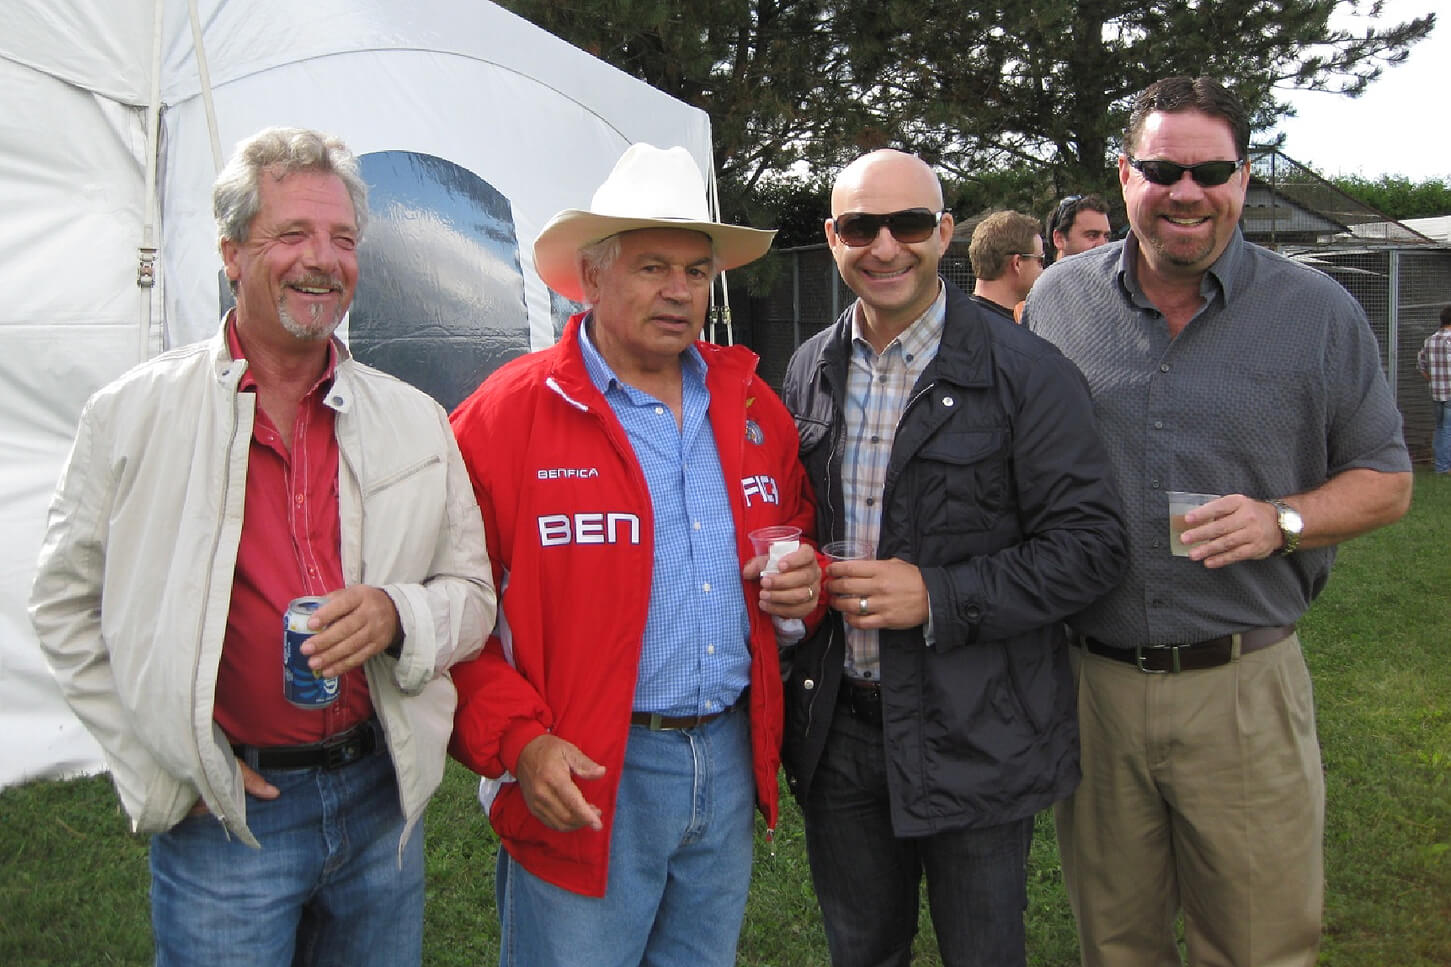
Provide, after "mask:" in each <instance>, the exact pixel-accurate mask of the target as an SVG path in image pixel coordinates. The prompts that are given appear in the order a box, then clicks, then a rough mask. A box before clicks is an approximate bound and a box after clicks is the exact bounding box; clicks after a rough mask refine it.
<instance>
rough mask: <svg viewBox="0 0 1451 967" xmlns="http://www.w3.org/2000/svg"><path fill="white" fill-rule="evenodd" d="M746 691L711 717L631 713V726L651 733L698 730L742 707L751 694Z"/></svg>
mask: <svg viewBox="0 0 1451 967" xmlns="http://www.w3.org/2000/svg"><path fill="white" fill-rule="evenodd" d="M750 691H751V690H750V689H746V690H745V691H743V692H741V694H740V695H738V696H736V700H735V701H734V702H732V703H731V704H730V707H729V708H724V709H721V710H720V711H719V712H712V713H710V714H709V715H680V716H670V715H660V714H658V713H656V712H631V713H630V724H631V725H638V726H641V727H642V728H647V729H649V730H650V731H651V732H683V731H685V730H686V729H698V728H700V727H701V726H702V725H704V724H705V723H707V722H714V721H715V720H716V719H718V718H720V717H721V716H722V715H725V714H726V713H727V712H732V711H734V710H736V709H738V708H740V707H741V705H742V704H743V703H744V702H745V700H746V696H747V695H749V694H750Z"/></svg>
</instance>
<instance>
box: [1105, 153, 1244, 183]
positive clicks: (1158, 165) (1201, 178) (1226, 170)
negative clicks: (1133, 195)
mask: <svg viewBox="0 0 1451 967" xmlns="http://www.w3.org/2000/svg"><path fill="white" fill-rule="evenodd" d="M1129 167H1131V168H1134V169H1136V170H1137V171H1138V172H1139V174H1141V175H1143V176H1144V177H1145V178H1146V179H1148V180H1149V181H1152V182H1153V183H1154V184H1156V185H1175V184H1178V183H1179V179H1180V178H1183V177H1184V172H1186V171H1187V172H1189V175H1190V177H1192V178H1193V179H1194V183H1195V184H1196V185H1198V186H1199V187H1201V188H1213V187H1215V186H1216V185H1222V184H1224V183H1225V182H1226V181H1228V180H1229V179H1230V177H1231V176H1232V175H1233V174H1234V173H1235V172H1236V171H1238V170H1239V169H1241V168H1243V167H1244V159H1243V158H1241V159H1240V160H1238V161H1201V162H1200V163H1199V164H1197V165H1181V164H1177V163H1176V162H1173V161H1140V160H1139V159H1138V158H1130V159H1129Z"/></svg>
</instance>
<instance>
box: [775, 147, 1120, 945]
mask: <svg viewBox="0 0 1451 967" xmlns="http://www.w3.org/2000/svg"><path fill="white" fill-rule="evenodd" d="M831 208H832V216H833V217H832V218H830V219H828V220H827V222H826V226H825V228H826V240H827V242H828V243H829V244H830V245H831V250H832V254H833V256H834V258H835V259H836V264H837V268H838V270H839V271H840V272H841V276H842V278H843V279H845V280H846V283H847V285H849V286H850V287H851V288H852V290H853V291H854V292H856V294H857V296H858V298H857V300H856V301H855V302H854V303H853V304H852V305H851V306H850V307H849V308H848V309H847V310H846V312H845V313H843V314H842V316H841V318H840V319H838V320H837V322H836V323H835V325H832V326H829V327H828V328H827V329H826V330H825V331H823V332H822V333H820V334H818V335H817V336H815V337H814V338H812V339H811V340H810V341H808V342H807V343H805V344H804V345H803V346H802V347H801V348H800V349H798V350H797V352H796V354H795V355H794V356H793V357H792V359H791V364H790V366H789V368H788V371H787V374H786V380H785V384H784V391H783V398H784V399H785V401H786V403H787V406H788V407H789V408H790V409H791V411H792V413H793V414H794V415H795V417H796V426H797V430H798V432H799V434H800V437H801V456H802V462H803V463H804V464H805V466H806V469H807V473H808V475H809V477H810V479H811V482H812V484H813V486H814V487H815V491H816V495H817V513H816V526H817V533H818V535H819V536H820V537H821V539H822V540H823V541H828V540H841V539H852V540H857V541H864V542H866V543H868V544H869V545H872V546H874V548H875V553H874V554H871V555H869V559H866V560H847V561H835V562H833V563H831V564H830V565H829V566H828V571H827V573H828V581H827V591H828V592H829V595H830V597H829V603H830V604H831V606H832V608H833V609H834V610H832V611H831V612H829V613H828V617H827V620H825V621H824V622H823V623H822V625H821V626H820V628H819V630H817V631H816V633H814V634H812V635H810V636H808V637H807V638H806V639H805V640H804V641H803V642H802V643H801V644H800V646H799V648H798V650H797V652H796V654H795V656H794V661H792V663H791V666H790V669H789V674H788V677H787V686H786V704H787V712H786V737H785V743H784V749H783V752H782V757H783V762H784V763H785V766H786V773H787V777H788V778H789V780H790V788H791V790H792V792H793V793H794V794H795V796H796V797H797V799H798V801H799V802H800V803H801V805H802V812H803V815H804V816H805V825H806V846H807V855H808V857H809V859H810V861H811V872H812V879H813V882H814V885H815V887H816V894H817V897H818V900H819V902H820V904H821V911H822V917H823V920H824V921H825V926H826V935H827V942H828V946H829V948H830V951H831V958H832V963H833V964H834V965H836V967H867V965H873V967H876V965H901V967H906V965H907V964H909V963H910V962H911V954H912V941H913V938H914V936H915V934H916V932H917V910H918V904H919V898H918V896H919V887H920V883H921V880H922V878H923V876H924V875H925V876H926V878H927V886H928V897H929V900H930V904H931V910H932V922H933V924H934V926H935V928H936V934H937V942H938V947H939V949H940V951H941V953H942V959H943V962H944V963H945V964H947V965H950V967H962V965H984V967H988V965H991V967H1012V965H1015V964H1018V965H1021V964H1023V963H1024V959H1025V952H1024V927H1023V911H1024V907H1025V905H1026V900H1027V892H1026V890H1027V886H1026V860H1027V852H1028V847H1029V844H1030V842H1031V840H1032V833H1033V815H1034V813H1036V812H1037V811H1038V810H1040V809H1043V808H1044V807H1046V806H1048V805H1049V804H1051V803H1053V802H1054V801H1056V800H1059V799H1062V798H1063V797H1064V796H1066V795H1068V793H1069V792H1070V791H1071V790H1072V789H1073V787H1074V786H1075V785H1076V784H1077V782H1078V764H1077V751H1076V735H1075V717H1074V714H1073V704H1072V694H1071V692H1070V690H1069V689H1070V688H1071V684H1070V680H1069V668H1068V657H1067V646H1066V645H1065V643H1064V636H1063V632H1062V626H1061V624H1060V623H1061V622H1062V621H1063V619H1064V618H1066V617H1067V616H1068V615H1070V614H1072V613H1074V612H1076V611H1079V610H1081V609H1082V608H1084V607H1085V606H1087V605H1088V604H1089V603H1090V602H1092V601H1093V600H1094V599H1095V598H1096V597H1098V596H1099V595H1100V594H1103V593H1104V592H1105V591H1107V590H1108V589H1109V588H1110V587H1112V585H1113V584H1114V583H1115V582H1116V581H1117V580H1118V578H1119V575H1120V573H1121V569H1122V564H1123V558H1124V550H1123V546H1122V539H1123V534H1122V524H1121V519H1120V511H1119V506H1118V498H1117V496H1116V494H1115V493H1114V491H1113V488H1112V486H1111V485H1110V484H1109V483H1108V479H1107V478H1108V472H1109V470H1108V465H1107V459H1106V456H1105V453H1104V448H1103V446H1102V444H1101V443H1100V441H1099V439H1098V435H1097V432H1096V430H1095V429H1094V426H1093V416H1092V409H1091V406H1090V402H1089V396H1088V390H1087V387H1086V386H1085V385H1084V382H1083V378H1082V376H1081V375H1080V374H1079V373H1078V372H1077V370H1075V369H1074V367H1073V365H1072V364H1071V363H1069V362H1068V360H1066V359H1065V358H1064V357H1063V356H1062V355H1061V354H1060V353H1059V352H1058V351H1057V350H1055V349H1054V348H1053V347H1052V346H1050V345H1049V344H1048V343H1046V342H1044V341H1043V340H1042V339H1039V338H1038V337H1037V336H1034V335H1033V334H1032V333H1030V332H1027V331H1026V330H1024V329H1022V328H1021V327H1019V326H1017V325H1014V324H1013V322H1012V320H1011V319H1007V318H1004V317H1003V316H1001V315H1000V314H998V313H996V312H993V311H989V310H988V309H986V308H984V307H983V306H982V305H980V304H978V303H976V302H974V301H973V300H972V299H971V298H969V297H968V295H967V294H966V293H964V292H963V291H961V290H960V289H958V288H957V287H955V286H953V285H952V284H950V283H948V282H945V281H943V280H942V279H941V278H939V277H938V274H937V269H938V263H939V262H940V261H941V258H942V254H943V252H945V251H946V249H947V244H948V242H949V241H950V239H951V237H952V216H951V215H950V214H948V213H946V212H944V211H943V204H942V189H941V186H940V185H939V183H938V181H937V177H936V175H934V174H933V172H932V170H931V169H930V168H928V167H927V165H925V164H923V163H922V161H921V160H919V159H917V158H915V157H913V156H911V155H907V154H902V153H901V152H897V151H876V152H872V153H871V154H868V155H866V156H864V157H862V158H859V159H857V160H856V161H855V162H853V163H852V164H851V165H849V166H848V167H847V168H846V169H845V170H844V171H843V172H842V173H841V175H840V176H839V178H838V180H837V182H836V185H835V187H834V189H833V191H832V196H831ZM1030 225H1032V226H1033V231H1034V233H1035V234H1036V223H1033V222H1031V221H1030ZM1040 245H1041V242H1040ZM1023 251H1031V250H1030V249H1027V248H1026V247H1023ZM1038 251H1039V252H1041V248H1040V249H1038Z"/></svg>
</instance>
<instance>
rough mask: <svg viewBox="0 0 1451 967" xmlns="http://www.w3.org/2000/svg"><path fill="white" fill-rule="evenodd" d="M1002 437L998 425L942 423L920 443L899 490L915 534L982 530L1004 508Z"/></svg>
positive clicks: (1005, 480) (1006, 455) (1006, 436)
mask: <svg viewBox="0 0 1451 967" xmlns="http://www.w3.org/2000/svg"><path fill="white" fill-rule="evenodd" d="M1008 440H1009V434H1008V432H1007V430H1004V429H998V428H993V427H986V428H982V429H971V430H952V429H947V428H944V429H943V430H940V431H939V432H937V433H935V434H933V435H932V437H931V438H930V439H928V440H927V442H926V443H924V444H923V445H922V448H921V449H920V450H919V451H918V452H917V456H916V459H915V460H913V461H912V463H910V464H909V465H908V466H909V473H911V474H912V479H911V480H910V481H908V482H907V483H908V489H907V490H906V491H905V493H904V496H905V497H906V498H907V499H908V500H909V501H910V502H912V503H913V504H914V505H915V507H916V508H917V520H918V532H919V533H920V534H922V535H923V536H927V535H931V534H941V533H944V532H947V533H958V534H960V533H963V532H965V531H966V532H982V531H987V530H990V529H992V527H993V525H994V523H995V522H996V521H997V520H998V519H999V518H1000V517H1001V516H1002V515H1003V514H1005V513H1007V507H1006V497H1007V493H1008V477H1009V466H1008V461H1009V450H1008Z"/></svg>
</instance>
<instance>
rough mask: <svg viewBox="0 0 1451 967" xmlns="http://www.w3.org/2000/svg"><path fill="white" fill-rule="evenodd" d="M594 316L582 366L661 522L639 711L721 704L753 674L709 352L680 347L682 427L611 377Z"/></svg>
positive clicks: (685, 710)
mask: <svg viewBox="0 0 1451 967" xmlns="http://www.w3.org/2000/svg"><path fill="white" fill-rule="evenodd" d="M592 324H593V317H591V318H590V319H588V320H586V325H584V326H581V327H580V330H579V341H580V345H581V346H582V347H583V350H584V365H585V369H586V370H587V371H588V372H589V377H590V381H591V382H593V383H594V384H595V386H596V387H597V388H598V389H599V391H600V392H601V393H603V394H604V397H605V400H606V401H607V402H608V403H609V404H610V408H611V409H612V410H614V412H615V416H617V417H618V418H619V420H620V424H621V425H622V426H623V427H624V428H625V433H626V434H627V435H628V436H629V438H630V445H631V446H632V447H633V448H634V450H635V459H637V460H638V461H639V462H640V469H641V471H643V473H644V474H645V483H646V485H647V486H648V487H649V488H650V507H651V513H652V515H653V517H654V521H655V557H654V560H655V564H654V568H653V569H652V571H651V575H650V613H649V616H648V617H647V618H646V620H645V635H644V647H643V648H642V650H641V652H640V672H639V678H638V679H637V680H636V682H635V704H634V710H635V711H637V712H656V713H659V714H660V715H667V716H689V715H709V714H711V713H713V712H719V711H720V710H721V709H722V708H726V707H728V706H730V705H731V704H732V703H734V702H735V700H736V697H737V696H739V695H740V693H741V692H742V691H743V690H744V689H745V687H746V686H747V685H748V684H749V683H750V673H751V654H750V650H749V648H748V647H747V644H746V640H747V637H748V635H749V634H750V625H749V622H748V620H747V618H746V597H745V591H744V589H743V588H742V587H741V568H740V560H739V558H738V557H737V556H736V533H735V521H734V519H733V518H732V517H731V508H730V503H729V501H728V499H727V496H726V486H725V476H724V474H723V472H722V471H721V466H720V456H719V454H717V452H716V445H715V434H714V433H713V432H712V431H711V427H710V421H709V420H708V419H707V415H708V411H709V408H710V390H709V389H707V388H706V385H705V360H704V359H702V358H701V355H700V352H699V350H697V349H696V348H695V347H694V346H692V347H690V348H689V349H687V350H686V351H685V352H684V353H682V354H681V357H680V360H681V363H682V367H681V368H682V375H683V379H684V385H683V392H682V420H681V426H680V428H678V429H677V428H676V426H675V415H674V414H673V413H672V412H671V411H670V407H668V406H666V405H665V404H664V403H662V402H661V401H660V400H658V399H656V398H655V397H653V396H651V395H650V394H649V393H643V392H641V391H640V390H637V389H635V388H634V387H633V386H628V385H626V384H625V383H622V382H620V380H619V378H618V377H616V376H615V373H614V371H613V370H612V369H611V368H610V365H609V364H608V363H607V362H605V359H604V357H603V356H601V355H600V352H599V350H598V349H596V348H595V346H594V343H593V342H592V341H591V339H590V337H589V328H590V326H591V325H592ZM742 432H744V430H743V431H742ZM600 580H602V581H608V580H610V575H608V574H602V575H600Z"/></svg>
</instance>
